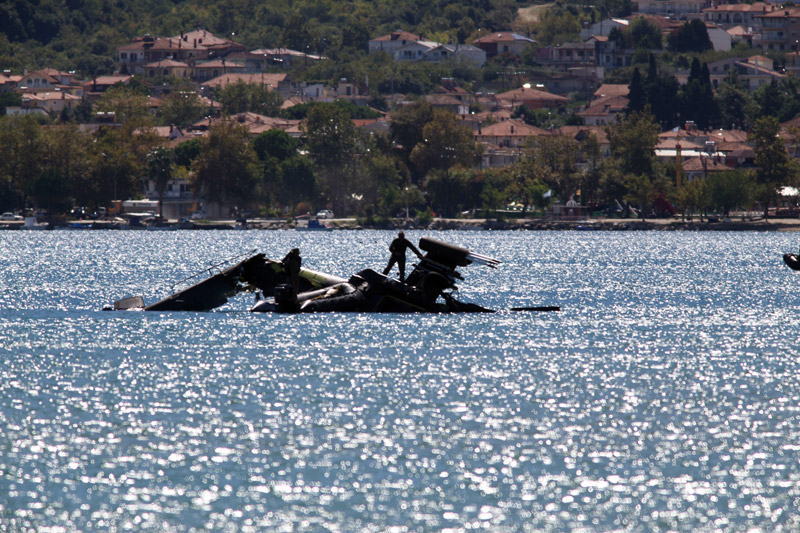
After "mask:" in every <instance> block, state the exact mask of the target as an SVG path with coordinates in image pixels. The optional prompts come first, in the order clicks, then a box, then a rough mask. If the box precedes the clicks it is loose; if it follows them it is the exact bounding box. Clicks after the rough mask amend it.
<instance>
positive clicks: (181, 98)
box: [160, 88, 206, 128]
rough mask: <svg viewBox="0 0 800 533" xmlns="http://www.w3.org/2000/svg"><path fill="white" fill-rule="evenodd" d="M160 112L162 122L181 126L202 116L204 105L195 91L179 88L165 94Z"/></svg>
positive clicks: (204, 110)
mask: <svg viewBox="0 0 800 533" xmlns="http://www.w3.org/2000/svg"><path fill="white" fill-rule="evenodd" d="M160 112H161V119H162V120H163V121H164V123H166V124H169V125H175V126H178V127H179V128H183V127H185V126H188V125H190V124H192V123H193V122H196V121H198V120H200V119H201V118H203V115H204V114H205V112H206V107H205V106H204V105H203V102H202V101H201V100H200V97H199V96H198V95H197V92H195V91H193V90H188V89H186V88H181V89H176V90H173V91H172V92H171V93H169V94H168V95H167V97H166V98H165V99H164V103H163V105H162V106H161V109H160Z"/></svg>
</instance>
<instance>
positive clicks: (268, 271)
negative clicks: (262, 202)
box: [106, 237, 559, 313]
mask: <svg viewBox="0 0 800 533" xmlns="http://www.w3.org/2000/svg"><path fill="white" fill-rule="evenodd" d="M419 248H420V250H422V251H424V252H425V255H424V256H423V257H422V258H421V260H420V261H419V263H418V264H417V265H415V267H414V269H413V271H412V272H411V274H410V275H409V276H408V278H407V279H406V281H405V282H404V283H403V282H400V281H398V280H396V279H392V278H389V277H388V276H385V275H383V274H381V273H379V272H376V271H374V270H372V269H365V270H362V271H360V272H358V273H357V274H354V275H352V276H350V278H349V279H345V278H341V277H338V276H334V275H331V274H325V273H322V272H317V271H315V270H311V269H308V268H301V269H300V274H299V277H298V284H297V290H296V292H295V287H294V286H293V285H292V283H291V281H290V279H289V276H288V275H287V273H286V271H285V269H284V266H283V264H282V263H281V262H280V261H274V260H271V259H268V258H267V257H266V256H265V255H264V254H262V253H256V250H253V251H251V252H249V253H247V254H243V255H241V256H238V257H235V258H232V259H230V260H228V261H225V262H223V263H220V264H218V265H214V266H213V267H211V268H210V269H209V271H208V273H209V277H208V278H207V279H204V280H202V281H200V282H197V283H194V284H191V285H189V286H188V287H187V288H184V289H181V290H177V291H176V290H175V288H176V287H177V286H182V285H185V284H189V283H191V282H192V281H193V280H194V279H196V278H198V277H199V276H200V274H195V275H193V276H190V277H189V278H186V279H185V280H182V281H180V282H178V283H177V284H175V285H173V287H172V289H173V294H171V295H170V296H167V297H166V298H164V299H163V300H161V301H158V302H156V303H153V304H150V305H145V304H144V300H143V298H142V297H141V296H132V297H128V298H124V299H122V300H118V301H116V302H114V305H113V307H111V306H109V307H107V308H106V309H113V310H144V311H210V310H211V309H215V308H217V307H220V306H222V305H224V304H225V303H227V302H228V299H229V298H231V297H233V296H235V295H236V294H239V293H243V292H244V293H247V292H254V293H256V295H257V298H258V300H257V301H256V303H255V305H254V306H253V307H252V308H251V309H250V311H252V312H276V313H314V312H332V311H334V312H335V311H342V312H347V311H349V312H365V313H380V312H388V313H406V312H428V313H491V312H494V311H493V310H491V309H486V308H484V307H482V306H480V305H477V304H474V303H465V302H461V301H459V300H457V299H456V297H455V296H454V293H455V292H456V291H457V290H458V288H457V287H456V281H457V280H463V279H464V278H463V277H462V276H461V274H460V273H459V272H458V271H457V267H465V266H467V265H470V264H472V263H478V264H482V265H485V266H488V267H490V268H496V267H497V265H499V264H500V261H499V260H497V259H494V258H492V257H488V256H485V255H481V254H476V253H474V252H471V251H469V250H467V249H466V248H462V247H460V246H455V245H452V244H448V243H445V242H442V241H439V240H436V239H432V238H428V237H423V238H421V239H420V241H419ZM242 257H244V259H242ZM234 261H235V263H234ZM226 265H230V266H226ZM214 269H216V270H217V272H216V273H213V270H214ZM558 309H559V308H557V307H530V308H514V309H513V310H530V311H556V310H558Z"/></svg>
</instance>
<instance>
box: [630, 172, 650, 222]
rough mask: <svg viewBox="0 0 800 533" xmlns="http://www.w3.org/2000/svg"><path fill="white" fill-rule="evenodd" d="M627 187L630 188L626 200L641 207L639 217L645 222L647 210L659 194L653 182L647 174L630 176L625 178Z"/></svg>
mask: <svg viewBox="0 0 800 533" xmlns="http://www.w3.org/2000/svg"><path fill="white" fill-rule="evenodd" d="M625 186H626V187H627V188H628V194H627V195H625V200H626V201H627V202H630V203H632V204H634V205H637V206H639V215H640V216H641V217H642V221H644V219H645V215H646V214H647V210H648V209H649V208H650V204H651V203H652V202H653V200H655V198H656V194H657V193H658V191H657V190H656V187H655V185H654V184H653V180H651V179H650V177H649V176H647V175H645V174H638V175H636V174H629V175H628V176H626V177H625Z"/></svg>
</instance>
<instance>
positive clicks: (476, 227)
mask: <svg viewBox="0 0 800 533" xmlns="http://www.w3.org/2000/svg"><path fill="white" fill-rule="evenodd" d="M76 224H78V225H80V226H77V227H76ZM326 224H327V227H328V229H329V230H331V231H341V230H352V231H358V230H366V229H384V230H400V229H405V230H431V231H756V232H766V231H800V218H772V219H769V220H767V221H765V220H763V219H759V220H735V219H729V220H725V221H715V222H706V221H703V222H700V221H699V220H686V221H683V220H679V219H674V218H670V219H646V220H645V221H642V220H640V219H585V220H573V221H563V220H562V221H558V220H548V219H511V220H493V219H441V218H437V219H434V220H433V221H432V222H430V223H429V224H420V223H418V222H417V221H415V220H402V219H394V220H392V221H391V222H390V223H389V224H383V225H362V224H359V223H358V222H357V220H356V219H353V218H349V219H332V220H327V221H326ZM35 229H45V230H47V231H50V230H64V231H88V230H120V231H122V230H125V231H129V230H132V229H133V228H120V227H119V224H118V223H116V222H113V221H104V220H97V221H67V222H66V223H65V224H59V225H48V226H47V227H46V228H43V227H37V228H35ZM135 229H136V230H137V231H145V230H149V231H153V230H165V229H169V230H175V231H178V230H187V229H189V230H223V231H230V230H238V231H241V230H295V229H300V230H306V226H305V223H303V222H301V223H300V224H298V223H297V222H295V223H292V222H290V221H288V220H283V219H249V220H248V221H247V227H246V228H243V227H241V226H239V225H237V223H236V221H234V220H219V221H206V222H195V223H192V224H191V225H186V224H182V225H179V224H177V223H174V224H171V225H170V226H168V227H163V226H162V227H156V228H145V227H140V228H135ZM2 230H12V231H17V230H19V231H26V230H27V231H29V230H31V228H25V226H24V224H23V223H19V222H6V223H0V231H2ZM306 231H307V230H306ZM322 231H323V232H325V231H326V230H322Z"/></svg>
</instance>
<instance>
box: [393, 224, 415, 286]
mask: <svg viewBox="0 0 800 533" xmlns="http://www.w3.org/2000/svg"><path fill="white" fill-rule="evenodd" d="M408 248H411V251H412V252H414V253H415V254H417V257H419V258H420V259H422V254H421V253H420V251H419V250H417V248H416V247H415V246H414V245H413V244H411V241H409V240H408V239H406V235H405V233H403V232H402V231H401V232H399V233H398V234H397V238H396V239H395V240H393V241H392V244H390V245H389V252H390V253H391V254H392V255H391V257H390V258H389V264H388V265H387V266H386V268H384V269H383V275H384V276H386V275H388V274H389V272H390V271H391V270H392V267H393V266H394V265H395V263H397V270H399V271H400V282H401V283H402V282H405V279H406V250H407V249H408Z"/></svg>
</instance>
